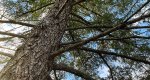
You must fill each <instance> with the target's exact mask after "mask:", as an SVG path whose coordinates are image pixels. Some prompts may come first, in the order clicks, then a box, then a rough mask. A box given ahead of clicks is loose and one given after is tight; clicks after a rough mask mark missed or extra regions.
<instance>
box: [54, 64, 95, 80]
mask: <svg viewBox="0 0 150 80" xmlns="http://www.w3.org/2000/svg"><path fill="white" fill-rule="evenodd" d="M53 69H54V70H63V71H66V72H69V73H72V74H75V75H77V76H79V77H81V78H84V79H85V80H95V79H93V78H92V77H91V76H90V75H88V74H86V73H83V72H81V71H79V70H76V69H74V68H73V67H69V66H67V65H66V64H63V63H60V64H56V65H55V67H53Z"/></svg>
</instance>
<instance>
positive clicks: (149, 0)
mask: <svg viewBox="0 0 150 80" xmlns="http://www.w3.org/2000/svg"><path fill="white" fill-rule="evenodd" d="M149 2H150V0H147V2H146V3H144V4H143V5H142V6H141V7H140V8H139V9H138V10H137V11H136V12H134V13H133V14H132V15H131V16H130V17H129V18H127V19H126V20H125V21H124V22H127V21H128V20H129V19H130V18H132V17H133V16H134V15H135V14H137V13H138V12H139V11H140V10H141V9H142V8H143V7H144V6H146V5H147V4H148V3H149Z"/></svg>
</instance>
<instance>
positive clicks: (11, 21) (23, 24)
mask: <svg viewBox="0 0 150 80" xmlns="http://www.w3.org/2000/svg"><path fill="white" fill-rule="evenodd" d="M0 23H11V24H19V25H22V26H28V27H35V25H33V24H29V23H23V22H18V21H15V20H0Z"/></svg>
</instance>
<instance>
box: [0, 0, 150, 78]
mask: <svg viewBox="0 0 150 80" xmlns="http://www.w3.org/2000/svg"><path fill="white" fill-rule="evenodd" d="M66 1H67V0H66ZM78 1H79V2H78ZM54 3H55V0H1V3H0V4H1V8H0V13H1V14H0V25H1V26H0V64H1V65H4V64H6V63H7V62H8V61H9V59H10V58H14V57H15V56H14V54H15V51H16V50H18V48H20V45H21V44H22V41H23V40H24V39H25V38H27V37H26V35H28V34H29V33H30V31H31V29H32V28H34V27H35V25H37V24H38V23H39V22H40V21H41V20H42V18H43V17H44V16H45V15H46V14H47V11H48V9H49V8H51V7H53V5H54ZM64 5H65V4H64ZM72 6H73V8H72V11H71V12H70V15H68V16H69V22H68V23H67V29H65V33H64V34H63V37H62V39H61V44H60V49H59V50H58V51H56V52H54V53H53V55H52V57H55V62H56V63H57V64H56V65H54V66H55V67H54V69H53V72H52V73H51V75H52V76H53V77H54V78H56V79H58V80H59V79H68V78H73V77H74V78H75V79H76V80H78V79H79V80H80V79H81V78H85V79H86V78H88V79H95V80H100V79H102V80H103V79H104V80H135V79H137V80H149V79H150V75H149V74H150V0H75V1H74V3H73V4H72ZM62 9H63V6H62ZM62 9H60V12H61V10H62ZM57 14H58V15H59V12H58V13H57ZM60 66H61V67H60ZM70 73H71V74H70ZM80 77H81V78H80Z"/></svg>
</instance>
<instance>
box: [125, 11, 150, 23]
mask: <svg viewBox="0 0 150 80" xmlns="http://www.w3.org/2000/svg"><path fill="white" fill-rule="evenodd" d="M148 17H150V13H147V14H145V15H142V16H140V17H138V18H135V19H132V20H130V21H128V22H126V23H125V24H127V25H128V24H132V23H135V22H138V21H140V20H142V19H145V18H148Z"/></svg>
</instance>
